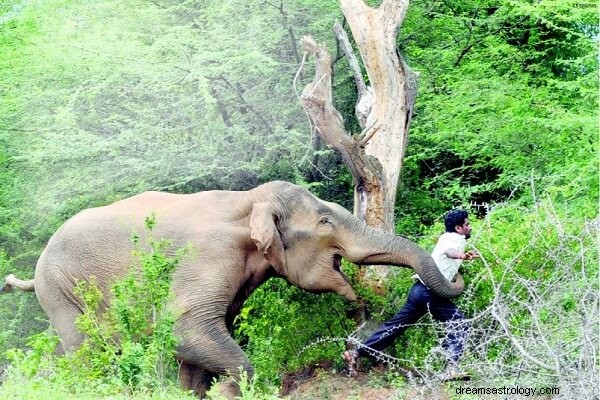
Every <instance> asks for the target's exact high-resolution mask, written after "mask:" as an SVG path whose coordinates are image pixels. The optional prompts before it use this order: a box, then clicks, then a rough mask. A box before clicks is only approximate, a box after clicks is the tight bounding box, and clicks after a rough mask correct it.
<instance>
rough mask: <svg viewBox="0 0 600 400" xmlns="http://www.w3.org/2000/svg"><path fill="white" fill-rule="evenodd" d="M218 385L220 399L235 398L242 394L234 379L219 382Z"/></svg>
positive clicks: (229, 399)
mask: <svg viewBox="0 0 600 400" xmlns="http://www.w3.org/2000/svg"><path fill="white" fill-rule="evenodd" d="M216 386H217V387H216V389H217V390H216V392H217V398H218V399H221V398H225V399H227V400H234V399H237V398H240V397H241V396H242V392H240V388H239V386H238V384H237V383H235V382H233V381H226V382H219V383H217V384H216Z"/></svg>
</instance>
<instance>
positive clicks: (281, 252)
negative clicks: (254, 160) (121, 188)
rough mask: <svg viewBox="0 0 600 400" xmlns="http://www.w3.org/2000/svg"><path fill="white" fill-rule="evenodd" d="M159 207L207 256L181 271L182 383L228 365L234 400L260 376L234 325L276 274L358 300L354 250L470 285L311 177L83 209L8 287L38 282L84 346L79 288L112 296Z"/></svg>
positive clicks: (49, 306)
mask: <svg viewBox="0 0 600 400" xmlns="http://www.w3.org/2000/svg"><path fill="white" fill-rule="evenodd" d="M152 213H154V214H155V215H156V222H157V225H156V228H155V230H154V235H155V236H157V237H161V238H168V239H170V240H171V241H172V243H173V244H172V246H173V247H176V248H180V247H184V246H186V245H191V246H192V248H197V252H196V253H197V255H196V256H194V257H189V259H187V260H184V262H183V263H182V264H181V265H180V266H179V268H178V269H177V270H176V271H175V272H174V273H173V277H172V291H173V293H174V296H173V302H174V303H175V304H174V306H175V307H176V309H177V310H178V311H179V313H180V316H179V317H178V320H177V323H176V328H175V329H176V335H177V337H178V338H179V345H178V348H177V357H178V359H179V360H180V362H181V369H180V377H179V378H180V383H181V384H182V386H183V387H184V388H185V389H192V390H194V391H196V392H197V393H198V394H200V395H202V394H203V393H204V392H205V391H206V389H207V388H208V386H209V384H210V382H211V380H212V378H213V377H214V376H217V375H224V374H229V375H230V376H231V378H232V379H229V380H227V381H226V382H225V383H222V384H221V388H220V391H221V393H223V394H225V395H226V396H227V397H229V398H232V397H234V396H235V395H237V393H238V392H239V389H238V388H237V386H236V384H235V382H234V381H235V379H236V378H237V377H238V376H237V375H238V371H239V367H240V366H242V367H243V368H244V369H245V370H246V371H248V374H249V375H250V376H251V375H252V372H253V368H252V365H251V364H250V361H249V360H248V358H247V357H246V355H245V354H244V352H243V351H242V349H241V348H240V347H239V345H238V344H237V343H236V342H235V341H234V340H233V339H232V337H231V335H230V332H231V328H232V324H233V320H234V318H235V316H236V315H237V314H238V313H239V311H240V309H241V306H242V304H243V302H244V301H245V300H246V299H247V298H248V296H249V295H250V294H251V293H252V291H253V290H254V289H256V288H257V287H258V286H259V285H260V284H262V283H263V282H265V281H266V280H267V279H269V278H270V277H275V276H278V277H282V278H285V279H287V280H288V281H289V282H291V283H293V284H294V285H296V286H298V287H300V288H303V289H306V290H308V291H310V292H326V291H333V292H336V293H338V294H340V295H342V296H344V297H346V298H347V299H348V300H356V294H355V293H354V291H353V289H352V287H351V286H350V284H349V281H348V279H347V278H346V276H345V275H344V274H343V273H342V271H341V270H340V262H341V258H342V257H343V258H345V259H347V260H349V261H351V262H354V263H357V264H378V265H382V264H387V265H401V266H407V267H411V268H413V269H414V270H415V272H416V273H418V274H419V275H420V277H421V279H422V280H423V281H424V283H425V284H426V285H427V286H428V287H430V288H431V289H432V290H433V291H434V292H436V293H437V294H439V295H441V296H445V297H454V296H457V295H458V294H460V292H461V291H462V289H463V287H464V283H463V281H462V278H460V276H458V279H456V280H455V281H454V282H448V281H447V280H446V279H445V278H444V277H443V276H442V274H441V273H440V272H439V270H438V269H437V267H436V266H435V264H434V262H433V260H432V259H431V257H430V256H429V254H428V253H426V252H425V251H423V250H422V249H420V248H419V247H418V246H417V245H415V244H414V243H412V242H411V241H409V240H407V239H405V238H403V237H400V236H395V235H392V234H385V233H382V232H381V231H379V230H377V229H373V228H370V227H368V226H366V225H365V224H364V223H363V222H361V221H359V220H358V219H357V218H355V217H354V216H353V215H352V214H351V213H350V212H348V211H347V210H345V209H344V208H343V207H341V206H339V205H337V204H335V203H329V202H326V201H322V200H320V199H318V198H317V197H315V196H313V195H312V194H311V193H309V192H308V191H307V190H306V189H304V188H302V187H300V186H297V185H293V184H290V183H287V182H270V183H266V184H264V185H261V186H258V187H257V188H255V189H252V190H249V191H243V192H242V191H240V192H234V191H207V192H200V193H195V194H171V193H160V192H146V193H142V194H140V195H137V196H134V197H131V198H128V199H124V200H121V201H118V202H116V203H114V204H111V205H108V206H105V207H99V208H92V209H88V210H84V211H82V212H80V213H78V214H77V215H75V216H74V217H72V218H71V219H69V220H68V221H67V222H65V223H64V225H63V226H62V227H61V228H60V229H59V230H58V231H57V232H56V233H55V234H54V235H53V236H52V238H51V239H50V241H49V243H48V245H47V246H46V248H45V250H44V251H43V253H42V255H41V256H40V258H39V260H38V263H37V267H36V271H35V277H34V279H33V280H31V281H21V280H19V279H17V278H15V277H14V276H9V277H8V278H7V283H6V286H5V290H6V289H9V288H11V287H18V288H20V289H22V290H29V291H35V293H36V295H37V298H38V300H39V302H40V304H41V306H42V308H43V309H44V311H45V312H46V314H47V315H48V317H49V319H50V323H51V324H52V326H53V327H54V328H55V329H56V331H57V332H58V335H59V337H60V342H61V346H62V350H63V351H67V352H68V351H71V350H73V349H75V348H77V347H78V346H79V345H80V344H81V343H82V341H83V340H84V337H83V335H82V334H81V333H80V332H78V331H77V329H76V328H75V319H76V318H77V317H78V316H79V315H81V310H82V304H81V301H80V300H79V299H78V298H77V296H75V295H74V294H73V288H74V286H75V285H76V283H77V282H78V281H80V280H86V279H89V277H91V276H94V277H95V278H96V282H97V284H98V285H99V286H100V288H101V289H102V290H103V291H104V293H105V295H106V296H105V298H106V297H107V296H108V293H109V290H108V289H109V287H110V285H111V283H112V282H114V281H115V279H118V278H119V277H121V276H123V275H124V274H125V273H126V272H127V269H128V267H129V266H130V265H132V264H133V262H134V260H133V258H132V257H133V256H132V248H131V234H132V230H134V229H135V230H136V231H138V232H142V231H143V230H144V220H145V218H146V217H147V216H149V215H150V214H152Z"/></svg>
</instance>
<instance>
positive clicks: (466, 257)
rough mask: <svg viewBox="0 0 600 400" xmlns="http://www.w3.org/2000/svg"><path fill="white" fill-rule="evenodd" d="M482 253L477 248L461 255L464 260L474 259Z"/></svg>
mask: <svg viewBox="0 0 600 400" xmlns="http://www.w3.org/2000/svg"><path fill="white" fill-rule="evenodd" d="M479 257H480V255H479V253H478V252H477V251H476V250H469V251H467V252H466V253H463V256H462V257H461V259H462V260H472V259H474V258H479Z"/></svg>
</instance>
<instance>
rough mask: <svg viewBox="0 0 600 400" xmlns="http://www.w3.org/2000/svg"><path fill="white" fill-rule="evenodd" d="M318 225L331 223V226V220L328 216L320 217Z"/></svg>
mask: <svg viewBox="0 0 600 400" xmlns="http://www.w3.org/2000/svg"><path fill="white" fill-rule="evenodd" d="M319 225H321V226H323V225H331V226H333V222H331V220H330V219H329V217H321V218H319Z"/></svg>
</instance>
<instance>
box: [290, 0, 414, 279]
mask: <svg viewBox="0 0 600 400" xmlns="http://www.w3.org/2000/svg"><path fill="white" fill-rule="evenodd" d="M340 3H341V7H342V11H343V13H344V16H345V18H346V20H347V22H348V25H349V27H350V30H351V31H352V36H353V37H354V40H355V42H356V45H357V47H358V50H359V52H360V55H361V58H362V61H363V64H364V67H365V69H366V73H367V75H368V77H369V84H370V86H366V85H365V83H364V79H363V74H362V71H361V70H360V66H359V63H358V61H357V60H356V57H354V54H353V51H352V47H351V45H350V41H349V40H348V38H347V36H346V33H345V32H344V30H343V29H342V28H341V26H339V24H338V25H337V26H336V28H335V31H336V35H337V37H338V40H339V42H340V45H341V47H342V49H344V52H345V53H346V56H347V57H348V59H349V62H350V65H351V67H352V69H353V71H354V76H355V80H356V85H357V88H358V90H359V97H358V101H357V104H356V115H357V118H358V121H359V124H360V125H361V128H362V132H360V134H356V135H351V134H349V133H348V132H346V130H345V128H344V124H343V119H342V116H341V115H340V113H339V112H338V111H337V110H336V109H335V106H334V105H333V102H332V92H331V91H332V89H331V87H332V82H331V57H330V55H329V53H328V51H327V49H326V48H325V46H323V45H320V44H317V43H316V42H315V41H314V40H313V39H312V38H310V37H304V38H302V39H301V44H302V46H303V48H304V49H305V51H307V52H309V53H310V54H312V55H313V56H314V57H315V62H316V70H315V78H314V80H313V81H312V82H311V83H309V84H308V85H306V87H305V88H304V91H303V93H302V97H301V100H302V103H303V105H304V107H305V109H306V110H307V112H308V114H309V116H310V118H311V120H312V122H313V123H314V124H315V127H316V129H317V131H318V132H319V134H320V135H321V137H322V138H323V140H324V141H325V143H327V145H328V146H330V147H333V148H334V149H336V150H337V151H339V152H340V154H341V155H342V159H343V161H344V163H345V164H346V166H347V167H348V168H349V169H350V171H351V173H352V175H353V177H354V184H355V201H354V212H355V214H356V215H357V216H358V217H359V218H361V219H363V220H364V221H365V222H366V223H367V224H368V225H371V226H374V227H377V228H380V229H382V230H385V231H388V232H392V231H393V230H394V204H395V201H396V190H397V187H398V181H399V177H400V172H401V169H402V160H403V158H404V154H405V152H406V143H407V134H408V128H409V125H410V119H411V113H412V109H413V104H414V100H415V96H416V89H417V75H416V74H415V73H414V72H412V71H411V70H410V69H409V68H408V66H407V65H406V63H404V61H403V59H402V58H401V56H400V55H399V54H398V51H397V48H396V37H397V34H398V29H399V27H400V24H401V23H402V21H403V19H404V16H405V15H406V10H407V8H408V0H384V1H383V2H382V4H381V5H380V6H379V7H378V8H371V7H369V6H367V5H366V4H365V3H364V2H363V1H362V0H340ZM374 272H375V275H376V277H377V278H383V279H385V278H386V277H387V275H388V273H389V267H383V266H378V267H375V268H374Z"/></svg>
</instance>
